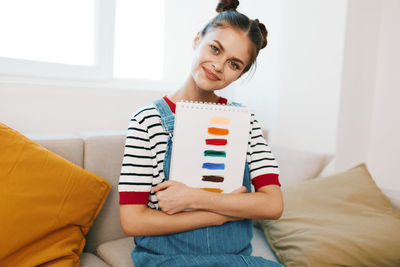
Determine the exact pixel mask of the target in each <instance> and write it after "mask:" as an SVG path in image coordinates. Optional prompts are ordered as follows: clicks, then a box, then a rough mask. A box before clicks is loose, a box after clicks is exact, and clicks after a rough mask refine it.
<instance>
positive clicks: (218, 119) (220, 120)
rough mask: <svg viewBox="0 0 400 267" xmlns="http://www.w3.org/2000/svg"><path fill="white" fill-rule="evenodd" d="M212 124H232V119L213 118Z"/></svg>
mask: <svg viewBox="0 0 400 267" xmlns="http://www.w3.org/2000/svg"><path fill="white" fill-rule="evenodd" d="M210 123H216V124H230V123H231V119H229V118H225V117H212V118H211V119H210Z"/></svg>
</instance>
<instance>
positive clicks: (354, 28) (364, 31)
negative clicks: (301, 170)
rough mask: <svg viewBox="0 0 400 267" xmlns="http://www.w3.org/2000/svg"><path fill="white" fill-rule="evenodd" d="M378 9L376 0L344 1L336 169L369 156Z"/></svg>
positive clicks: (350, 165) (378, 5)
mask: <svg viewBox="0 0 400 267" xmlns="http://www.w3.org/2000/svg"><path fill="white" fill-rule="evenodd" d="M380 11H381V1H380V0H369V1H365V0H351V1H349V2H348V12H347V23H346V32H345V50H344V54H343V78H342V85H341V92H340V105H339V121H338V130H337V146H336V158H337V159H336V170H337V171H342V170H345V169H348V168H351V167H353V166H355V165H356V164H359V163H360V162H368V159H369V151H370V144H369V143H370V137H371V129H372V114H373V111H374V109H373V105H374V95H375V79H376V71H377V66H376V63H377V57H378V54H377V52H378V38H379V28H380V27H379V26H380V18H381V12H380Z"/></svg>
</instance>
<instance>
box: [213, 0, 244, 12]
mask: <svg viewBox="0 0 400 267" xmlns="http://www.w3.org/2000/svg"><path fill="white" fill-rule="evenodd" d="M238 5H239V1H238V0H220V1H219V3H218V6H217V9H216V10H217V12H218V13H221V12H224V11H236V8H237V7H238Z"/></svg>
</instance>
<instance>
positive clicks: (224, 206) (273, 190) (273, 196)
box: [153, 181, 283, 219]
mask: <svg viewBox="0 0 400 267" xmlns="http://www.w3.org/2000/svg"><path fill="white" fill-rule="evenodd" d="M153 191H154V192H156V196H157V198H158V204H159V206H160V207H161V209H162V210H163V211H164V212H165V213H168V214H174V213H176V212H179V211H181V210H183V209H186V208H191V209H198V210H205V211H212V212H216V213H219V214H223V215H226V216H232V217H239V218H249V219H278V218H279V217H280V216H281V215H282V211H283V198H282V193H281V189H280V187H279V186H278V185H266V186H263V187H261V188H259V189H258V191H257V192H254V193H246V192H247V190H246V188H245V187H241V188H239V189H238V190H235V191H234V192H232V193H230V194H221V193H214V192H209V191H204V190H201V189H197V188H191V187H187V186H186V185H184V184H182V183H179V182H176V181H166V182H163V183H161V184H159V185H157V186H156V187H155V188H154V190H153Z"/></svg>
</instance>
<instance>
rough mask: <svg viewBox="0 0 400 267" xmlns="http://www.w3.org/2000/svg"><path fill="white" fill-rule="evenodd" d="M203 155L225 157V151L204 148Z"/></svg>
mask: <svg viewBox="0 0 400 267" xmlns="http://www.w3.org/2000/svg"><path fill="white" fill-rule="evenodd" d="M204 156H208V157H221V158H226V152H225V151H216V150H205V151H204Z"/></svg>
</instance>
